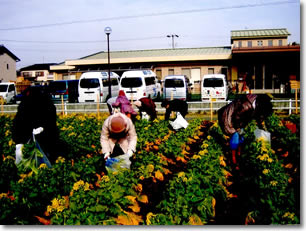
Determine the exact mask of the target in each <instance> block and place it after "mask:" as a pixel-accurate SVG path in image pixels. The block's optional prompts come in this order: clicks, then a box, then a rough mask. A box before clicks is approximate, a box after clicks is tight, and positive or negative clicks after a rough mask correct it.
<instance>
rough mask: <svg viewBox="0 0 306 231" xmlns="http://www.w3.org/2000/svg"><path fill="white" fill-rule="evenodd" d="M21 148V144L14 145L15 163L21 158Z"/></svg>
mask: <svg viewBox="0 0 306 231" xmlns="http://www.w3.org/2000/svg"><path fill="white" fill-rule="evenodd" d="M22 148H23V144H17V145H16V152H15V154H16V160H15V163H16V164H19V163H20V161H21V160H22Z"/></svg>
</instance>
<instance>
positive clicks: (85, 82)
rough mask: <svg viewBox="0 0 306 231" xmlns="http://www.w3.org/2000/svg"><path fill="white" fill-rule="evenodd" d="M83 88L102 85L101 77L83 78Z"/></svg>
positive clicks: (81, 84) (81, 82)
mask: <svg viewBox="0 0 306 231" xmlns="http://www.w3.org/2000/svg"><path fill="white" fill-rule="evenodd" d="M80 87H81V88H97V87H100V83H99V79H81V81H80Z"/></svg>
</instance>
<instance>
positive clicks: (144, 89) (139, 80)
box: [119, 70, 161, 101]
mask: <svg viewBox="0 0 306 231" xmlns="http://www.w3.org/2000/svg"><path fill="white" fill-rule="evenodd" d="M119 89H120V90H123V91H124V93H125V95H126V97H127V98H128V99H129V100H132V99H133V101H134V100H139V99H141V98H143V97H151V99H156V98H160V96H161V86H160V83H159V82H158V80H157V77H156V74H155V73H154V72H153V71H151V70H137V71H125V72H123V74H122V76H121V79H120V87H119Z"/></svg>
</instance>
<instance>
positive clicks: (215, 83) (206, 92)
mask: <svg viewBox="0 0 306 231" xmlns="http://www.w3.org/2000/svg"><path fill="white" fill-rule="evenodd" d="M227 94H228V87H227V83H226V78H225V75H223V74H209V75H204V76H203V79H202V90H201V95H202V101H209V100H210V99H216V100H226V99H227Z"/></svg>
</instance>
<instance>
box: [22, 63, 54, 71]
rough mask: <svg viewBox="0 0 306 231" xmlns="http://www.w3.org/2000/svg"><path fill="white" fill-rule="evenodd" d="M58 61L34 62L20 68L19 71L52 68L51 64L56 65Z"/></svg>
mask: <svg viewBox="0 0 306 231" xmlns="http://www.w3.org/2000/svg"><path fill="white" fill-rule="evenodd" d="M56 64H57V63H40V64H33V65H30V66H27V67H23V68H20V70H19V71H38V70H48V71H49V70H50V66H52V65H56Z"/></svg>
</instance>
